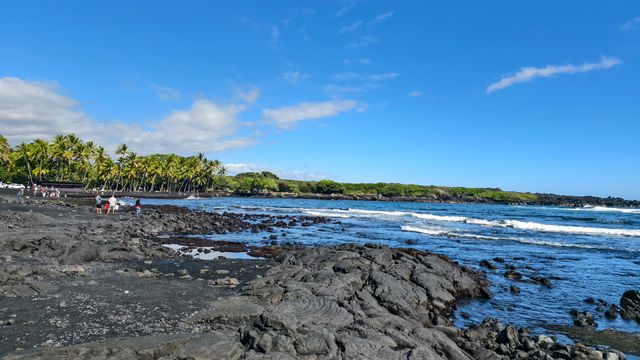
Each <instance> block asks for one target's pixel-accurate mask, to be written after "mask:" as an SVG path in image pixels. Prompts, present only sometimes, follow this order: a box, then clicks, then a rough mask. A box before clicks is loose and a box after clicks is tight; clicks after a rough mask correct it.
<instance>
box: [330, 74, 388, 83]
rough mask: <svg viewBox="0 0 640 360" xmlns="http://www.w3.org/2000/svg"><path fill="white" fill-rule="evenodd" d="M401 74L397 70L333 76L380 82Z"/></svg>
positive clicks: (339, 78) (341, 79)
mask: <svg viewBox="0 0 640 360" xmlns="http://www.w3.org/2000/svg"><path fill="white" fill-rule="evenodd" d="M399 75H400V74H398V73H397V72H388V73H379V74H369V73H365V74H361V73H356V72H348V73H340V74H335V75H334V76H333V78H334V79H335V80H338V81H373V82H380V81H385V80H393V79H395V78H397V77H398V76H399Z"/></svg>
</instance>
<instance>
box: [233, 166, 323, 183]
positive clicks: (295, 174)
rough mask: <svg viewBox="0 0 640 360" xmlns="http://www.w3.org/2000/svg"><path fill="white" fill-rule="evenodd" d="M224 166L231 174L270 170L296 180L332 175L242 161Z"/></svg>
mask: <svg viewBox="0 0 640 360" xmlns="http://www.w3.org/2000/svg"><path fill="white" fill-rule="evenodd" d="M224 168H225V169H226V170H227V174H229V175H237V174H240V173H244V172H263V171H270V172H272V173H274V174H276V175H277V176H278V177H279V178H281V179H295V180H322V179H329V178H331V176H330V175H329V174H327V173H321V172H315V171H308V170H298V169H294V170H291V169H283V168H269V167H266V166H262V165H256V164H242V163H231V164H224Z"/></svg>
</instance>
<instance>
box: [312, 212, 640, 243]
mask: <svg viewBox="0 0 640 360" xmlns="http://www.w3.org/2000/svg"><path fill="white" fill-rule="evenodd" d="M304 212H305V213H307V214H309V215H314V216H325V217H340V218H349V217H378V218H381V217H387V218H388V217H403V216H404V217H409V216H410V217H413V218H418V219H422V220H427V221H444V222H458V223H465V224H471V225H478V226H487V227H502V228H512V229H518V230H526V231H537V232H548V233H565V234H582V235H609V236H632V237H640V229H617V228H599V227H586V226H574V225H554V224H544V223H537V222H532V221H520V220H508V219H507V220H485V219H475V218H470V217H466V216H455V215H435V214H428V213H414V212H405V211H377V210H359V209H347V210H342V209H314V210H305V211H304Z"/></svg>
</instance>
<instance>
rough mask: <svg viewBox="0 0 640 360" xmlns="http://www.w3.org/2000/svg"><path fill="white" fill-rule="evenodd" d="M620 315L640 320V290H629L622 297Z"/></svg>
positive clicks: (624, 317)
mask: <svg viewBox="0 0 640 360" xmlns="http://www.w3.org/2000/svg"><path fill="white" fill-rule="evenodd" d="M620 316H621V317H622V318H623V319H627V320H635V321H637V322H640V291H638V290H628V291H625V292H624V294H622V297H621V298H620Z"/></svg>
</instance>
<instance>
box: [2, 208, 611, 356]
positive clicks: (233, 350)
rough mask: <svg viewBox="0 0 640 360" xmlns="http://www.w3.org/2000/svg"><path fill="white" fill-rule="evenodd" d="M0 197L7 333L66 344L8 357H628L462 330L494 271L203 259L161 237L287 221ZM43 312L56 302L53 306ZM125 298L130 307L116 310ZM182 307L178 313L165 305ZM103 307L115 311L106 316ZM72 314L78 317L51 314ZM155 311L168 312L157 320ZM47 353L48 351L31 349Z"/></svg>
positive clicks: (415, 256) (377, 252) (297, 258)
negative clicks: (467, 307)
mask: <svg viewBox="0 0 640 360" xmlns="http://www.w3.org/2000/svg"><path fill="white" fill-rule="evenodd" d="M0 201H1V203H0V209H1V210H2V211H1V212H0V214H1V216H2V218H1V220H2V222H1V224H2V228H3V230H5V231H3V234H2V235H0V236H1V238H0V239H1V240H2V241H0V251H1V252H2V253H1V254H0V255H2V256H3V263H2V266H3V269H2V273H3V274H4V278H3V279H2V281H1V282H0V284H1V285H2V286H1V287H0V288H1V289H2V290H3V294H2V295H3V296H4V297H2V298H0V299H2V301H4V302H5V303H3V306H0V308H3V311H2V312H1V313H0V319H2V320H3V321H4V320H5V318H7V319H6V322H11V320H12V319H13V321H12V323H11V324H10V325H5V326H4V328H3V333H4V334H3V336H6V333H5V332H9V331H11V333H16V330H15V329H19V328H20V326H24V329H31V330H29V331H34V329H37V328H39V327H43V325H46V326H47V327H49V329H48V330H49V331H52V333H53V334H56V332H55V331H53V330H51V329H54V328H58V330H57V331H58V333H57V334H58V335H57V336H56V335H54V336H52V338H51V339H46V340H44V341H41V342H37V343H33V340H30V339H26V338H22V337H21V339H20V341H24V343H23V344H18V343H17V342H16V343H15V345H17V346H16V347H22V348H23V350H21V351H18V352H17V353H13V354H10V355H7V354H4V353H1V355H6V357H5V358H7V359H14V358H15V359H18V358H34V357H37V356H40V357H41V358H47V357H53V356H69V357H71V356H72V355H73V354H76V355H77V354H79V353H83V352H84V353H85V354H92V355H91V356H97V355H98V354H103V353H106V352H107V350H108V351H110V352H111V353H113V354H120V355H122V354H125V353H126V352H127V351H135V352H146V353H149V352H150V353H163V352H166V353H167V354H168V355H166V356H168V357H169V358H172V357H170V356H174V357H178V356H193V357H194V358H207V357H206V356H207V355H206V351H212V349H215V351H218V353H226V354H228V357H230V358H235V357H245V358H274V357H276V358H287V357H288V358H297V357H301V356H315V357H320V358H322V357H324V358H332V357H338V355H339V356H341V357H343V358H357V357H362V356H368V357H373V358H395V357H404V358H407V357H409V358H438V357H446V358H461V359H467V358H471V357H473V358H499V357H500V356H509V357H511V356H514V357H515V356H522V355H523V354H522V353H520V352H524V353H526V354H528V355H529V353H531V354H530V355H531V357H533V358H535V357H538V358H544V356H547V355H554V354H555V355H558V356H560V355H564V354H565V352H566V353H567V354H568V355H576V356H577V355H583V356H584V357H585V358H599V357H598V356H600V357H602V356H614V355H616V356H618V355H621V354H619V353H617V352H608V351H607V350H604V351H601V350H594V349H591V348H587V347H584V346H582V345H573V346H569V345H560V344H558V343H557V342H556V341H554V340H553V339H551V338H547V337H534V336H532V335H530V334H528V332H527V331H526V330H518V329H515V328H513V327H509V326H506V325H503V324H500V323H498V322H495V321H487V322H485V323H483V324H482V325H479V326H477V327H475V328H471V329H458V328H455V327H454V326H453V319H452V309H453V308H454V307H455V301H456V300H457V299H460V298H468V297H472V298H474V297H487V296H489V294H488V292H487V285H488V284H487V283H486V280H485V279H484V278H483V276H482V275H481V274H480V273H477V272H475V271H472V270H469V269H466V268H464V267H462V266H459V265H458V264H456V263H454V262H453V261H451V260H449V259H448V258H446V257H444V256H441V255H436V254H432V253H428V252H421V251H417V250H411V249H389V248H387V247H380V246H356V245H341V246H330V247H329V246H327V247H319V248H308V249H286V248H281V247H277V246H274V247H271V249H267V250H268V251H263V252H262V256H263V257H275V259H274V260H232V259H216V260H213V261H204V260H193V259H191V258H188V257H184V256H181V255H180V254H179V253H177V252H174V251H171V250H168V249H166V248H165V247H164V246H163V241H159V240H158V239H166V237H163V235H167V236H170V237H171V236H177V235H181V234H182V235H193V234H198V233H200V234H205V233H211V232H237V231H247V230H248V231H265V232H267V233H268V231H269V228H272V227H274V226H277V225H276V224H275V223H271V222H270V223H269V224H270V225H266V223H265V222H264V221H263V220H264V219H258V218H256V219H248V218H246V216H240V215H234V214H225V215H214V214H211V213H201V212H194V211H188V210H186V209H183V208H175V207H150V208H148V209H145V213H144V215H143V218H142V220H138V219H136V218H135V217H134V216H133V214H132V213H131V212H130V211H126V210H125V211H123V212H122V213H121V214H120V215H117V216H109V217H107V216H105V215H103V216H99V215H95V214H93V213H92V208H91V207H90V206H85V205H78V204H75V203H73V202H65V201H61V200H54V199H51V200H49V199H45V200H42V199H41V198H39V199H36V200H29V201H27V202H25V203H20V202H16V200H15V199H13V198H10V199H3V200H0ZM247 220H260V221H263V222H257V223H256V222H255V221H254V222H253V223H250V222H247ZM267 220H268V219H267ZM286 220H287V224H290V222H291V221H294V224H295V222H298V223H302V222H303V221H308V222H313V221H317V222H319V223H321V222H323V221H327V219H322V218H317V219H316V220H313V218H311V217H309V218H305V219H286ZM170 237H169V239H170ZM165 242H166V241H165ZM191 246H193V247H198V246H200V245H199V244H192V245H191ZM218 250H229V248H219V249H218ZM182 270H184V271H182ZM185 271H186V272H185ZM233 279H235V280H233ZM452 279H453V280H454V281H451V280H452ZM126 291H129V292H128V293H125V292H126ZM129 294H131V296H130V297H129V296H128V295H129ZM151 294H153V295H152V296H149V295H151ZM79 295H86V296H84V297H83V296H79ZM134 295H135V296H137V297H135V296H134ZM14 296H15V297H14ZM17 298H20V299H23V300H25V299H31V300H28V301H22V302H21V304H22V305H20V306H22V307H23V314H28V311H24V310H25V307H27V308H28V305H25V304H31V305H32V306H33V308H31V309H30V310H31V311H36V312H37V313H38V314H37V315H38V316H33V317H32V318H23V315H17V316H16V317H11V315H12V312H13V311H14V310H16V312H17V308H12V307H11V306H7V305H5V304H10V301H9V300H7V299H17ZM78 299H81V300H82V301H78ZM203 299H205V300H206V301H205V300H203ZM216 299H217V300H216ZM43 303H46V304H48V307H41V305H42V304H43ZM114 303H115V304H119V303H122V304H121V305H120V306H115V308H113V309H112V308H111V307H110V306H109V305H114ZM17 304H18V303H16V302H14V303H13V305H12V306H15V307H18V305H17ZM105 304H106V305H105ZM168 304H173V305H175V306H172V307H169V308H163V306H167V305H168ZM74 309H75V310H80V313H78V312H77V311H76V312H74V311H72V310H74ZM158 309H160V310H159V311H158ZM27 310H29V309H27ZM47 311H49V312H47ZM82 311H85V313H82ZM92 311H95V312H98V311H103V312H106V314H100V315H101V316H102V317H101V318H98V317H97V316H96V315H97V314H95V313H92ZM67 312H68V314H67V315H68V316H67V317H66V318H65V317H64V316H58V317H57V318H56V317H55V316H54V317H51V318H46V316H51V315H52V314H54V313H56V314H57V313H62V314H65V313H67ZM18 313H19V312H18ZM19 314H20V313H19ZM47 314H48V315H47ZM123 314H124V315H123ZM150 314H152V315H154V316H151V319H150V320H149V321H147V320H148V319H147V317H149V315H150ZM156 315H157V316H156ZM43 316H44V318H43ZM80 316H82V318H83V319H84V321H85V323H89V324H93V325H95V326H91V327H90V328H88V329H84V330H85V331H86V332H88V333H90V335H92V336H86V337H82V336H81V337H79V338H71V339H68V338H65V337H64V335H63V334H68V333H69V332H71V330H82V329H77V326H78V325H79V324H80V321H79V319H80ZM101 319H102V320H101ZM105 319H106V320H105ZM345 319H347V320H349V321H346V320H345ZM5 324H6V323H5ZM125 325H126V326H125ZM74 327H75V328H74ZM105 329H106V331H105ZM92 332H93V333H92ZM175 332H178V334H175ZM169 333H173V334H170V335H169ZM46 335H47V334H46V333H44V334H43V336H45V337H46ZM123 336H124V337H126V338H122V337H123ZM31 337H32V338H33V337H34V335H33V334H32V335H31ZM14 340H15V339H14ZM30 341H31V342H30ZM91 341H97V342H91ZM3 343H6V342H5V341H3ZM83 343H84V345H83ZM166 344H172V345H171V346H169V347H167V345H166ZM212 344H215V346H212ZM34 345H37V346H38V347H37V348H36V349H34V350H31V352H30V351H29V350H27V349H28V348H31V347H33V346H34ZM525 346H526V347H529V348H530V349H529V350H526V349H525ZM169 348H171V349H169ZM13 350H15V348H14V349H13ZM4 351H8V350H6V349H5V350H4ZM194 354H195V355H194ZM203 354H204V355H203ZM598 354H599V355H598ZM554 357H555V356H554ZM76 358H82V357H79V356H77V357H76ZM152 358H153V357H152Z"/></svg>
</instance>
